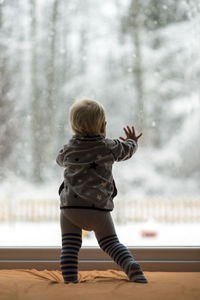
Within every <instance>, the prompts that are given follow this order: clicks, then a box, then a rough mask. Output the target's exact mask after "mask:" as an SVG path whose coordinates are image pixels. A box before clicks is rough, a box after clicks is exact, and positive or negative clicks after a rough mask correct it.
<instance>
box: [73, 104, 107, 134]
mask: <svg viewBox="0 0 200 300" xmlns="http://www.w3.org/2000/svg"><path fill="white" fill-rule="evenodd" d="M105 118H106V117H105V109H104V107H103V105H101V103H99V102H98V101H94V100H90V99H82V100H78V101H76V102H75V103H74V104H73V105H72V106H71V108H70V111H69V120H70V125H71V128H72V130H73V132H74V133H85V134H87V135H99V134H100V133H101V131H102V127H103V125H104V123H105Z"/></svg>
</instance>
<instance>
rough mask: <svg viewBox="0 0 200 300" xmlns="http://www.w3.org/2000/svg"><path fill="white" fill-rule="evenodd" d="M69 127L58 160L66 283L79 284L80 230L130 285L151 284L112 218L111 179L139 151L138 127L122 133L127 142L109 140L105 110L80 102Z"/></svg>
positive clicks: (99, 105)
mask: <svg viewBox="0 0 200 300" xmlns="http://www.w3.org/2000/svg"><path fill="white" fill-rule="evenodd" d="M69 118H70V125H71V128H72V130H73V132H74V133H75V134H74V135H73V136H72V138H71V139H70V141H69V142H68V144H67V145H64V146H63V148H62V149H61V150H60V152H59V154H58V156H57V159H56V161H57V163H58V164H59V165H60V166H62V167H64V168H65V170H64V182H63V183H62V185H61V186H60V189H59V194H60V208H61V214H60V223H61V231H62V252H61V257H60V264H61V271H62V275H63V279H64V283H70V282H72V283H78V253H79V250H80V248H81V244H82V234H81V233H82V229H84V230H87V231H91V230H93V231H94V233H95V236H96V238H97V241H98V243H99V246H100V247H101V249H102V250H103V251H105V252H106V253H107V254H108V255H109V256H110V257H111V258H112V259H113V260H114V261H115V262H116V263H117V264H118V265H120V267H121V268H122V270H123V271H124V272H125V273H126V274H127V276H128V278H129V279H130V281H132V282H138V283H147V282H148V281H147V279H146V278H145V276H144V274H143V272H142V269H141V267H140V265H139V264H138V263H137V262H136V261H135V260H134V258H133V256H132V255H131V253H130V251H129V250H128V249H127V248H126V247H125V246H124V245H122V244H121V243H120V242H119V239H118V237H117V234H116V231H115V227H114V224H113V221H112V217H111V214H110V212H111V211H112V210H113V207H114V205H113V198H114V197H115V196H116V194H117V189H116V186H115V182H114V180H113V176H112V165H113V163H114V162H115V161H121V160H126V159H129V158H131V156H132V155H133V154H134V153H135V151H136V150H137V147H138V146H137V140H138V139H139V138H140V136H141V135H142V133H141V134H140V135H138V136H136V135H135V130H134V127H133V126H132V127H131V128H130V127H129V126H127V127H126V128H124V132H125V135H126V137H125V138H123V137H120V139H121V140H122V142H121V141H119V140H118V139H114V140H112V139H108V138H106V119H105V110H104V107H103V106H102V105H101V104H100V103H99V102H97V101H93V100H88V99H84V100H80V101H78V102H75V103H74V105H72V107H71V109H70V114H69Z"/></svg>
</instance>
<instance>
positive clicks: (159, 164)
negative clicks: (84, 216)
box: [0, 0, 200, 246]
mask: <svg viewBox="0 0 200 300" xmlns="http://www.w3.org/2000/svg"><path fill="white" fill-rule="evenodd" d="M13 20H14V22H13ZM199 28H200V7H199V1H198V0H191V1H184V0H181V1H172V0H161V1H157V0H149V1H139V0H110V1H106V0H96V1H90V0H85V1H81V0H76V1H74V0H70V1H64V0H63V1H62V0H61V1H58V0H51V1H49V0H48V1H47V0H42V1H41V0H37V1H33V0H23V1H22V0H16V1H10V0H9V1H0V32H1V34H0V48H1V51H0V89H1V92H0V142H1V145H0V161H1V165H0V230H1V232H2V233H3V234H1V235H0V246H60V228H59V197H58V193H57V190H58V187H59V184H60V183H61V181H62V175H63V170H61V168H60V167H58V166H57V165H56V163H55V158H56V155H57V153H58V151H59V150H60V148H61V147H62V145H63V144H65V143H67V141H68V139H69V138H70V136H71V131H70V128H69V126H68V120H67V117H68V108H69V106H70V105H71V104H72V102H73V101H74V99H75V98H79V97H83V96H87V97H89V98H92V99H97V100H99V101H100V102H102V104H103V105H104V106H105V108H106V112H107V126H108V128H107V135H108V136H109V137H111V138H118V137H119V136H120V135H122V134H123V130H122V128H123V126H125V125H127V124H130V125H135V128H136V130H137V132H138V133H139V132H140V131H142V132H143V137H142V138H141V140H140V142H139V149H138V151H137V153H136V154H135V155H134V156H133V158H132V159H131V160H129V161H126V162H121V163H116V165H115V166H114V169H113V174H114V177H115V180H116V185H117V188H118V196H117V197H116V199H115V200H114V203H115V209H114V211H113V213H112V214H113V218H114V220H115V224H116V229H117V233H118V235H119V237H120V240H121V241H122V242H124V243H126V244H127V245H129V246H150V245H158V246H169V245H170V246H175V245H176V246H177V245H178V246H183V245H186V246H190V245H199V244H200V235H199V229H200V226H199V222H200V185H199V178H200V155H199V153H200V139H199V132H200V90H199V81H200V31H199ZM83 245H85V246H87V245H97V242H96V241H95V238H94V235H93V233H90V232H84V242H83Z"/></svg>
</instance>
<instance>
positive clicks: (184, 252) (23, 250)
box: [0, 246, 200, 272]
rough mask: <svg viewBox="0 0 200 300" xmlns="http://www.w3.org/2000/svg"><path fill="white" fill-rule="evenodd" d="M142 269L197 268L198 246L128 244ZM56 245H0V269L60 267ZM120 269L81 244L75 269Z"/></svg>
mask: <svg viewBox="0 0 200 300" xmlns="http://www.w3.org/2000/svg"><path fill="white" fill-rule="evenodd" d="M129 250H130V251H131V253H132V254H133V257H134V258H135V260H136V261H137V262H139V263H140V264H141V266H142V268H143V270H144V271H157V272H162V271H167V272H200V247H198V246H184V247H177V246H175V247H168V246H167V247H158V246H155V247H134V248H133V247H129ZM60 251H61V249H60V248H59V247H0V269H27V268H28V269H32V268H35V269H37V270H44V269H47V270H60V265H59V256H60ZM94 269H96V270H106V269H115V270H120V267H119V266H118V265H117V264H116V263H114V262H113V261H112V260H111V259H110V257H109V256H108V255H107V254H105V253H104V252H103V251H102V250H101V249H100V248H97V247H83V248H81V250H80V253H79V270H94Z"/></svg>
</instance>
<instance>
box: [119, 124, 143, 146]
mask: <svg viewBox="0 0 200 300" xmlns="http://www.w3.org/2000/svg"><path fill="white" fill-rule="evenodd" d="M123 129H124V132H125V135H126V138H123V137H121V136H120V137H119V138H120V140H122V141H126V140H128V139H131V140H134V141H136V142H137V141H138V139H139V138H140V137H141V136H142V132H141V133H140V134H139V135H138V136H136V134H135V128H134V126H132V127H131V129H130V127H129V126H126V128H123Z"/></svg>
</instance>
